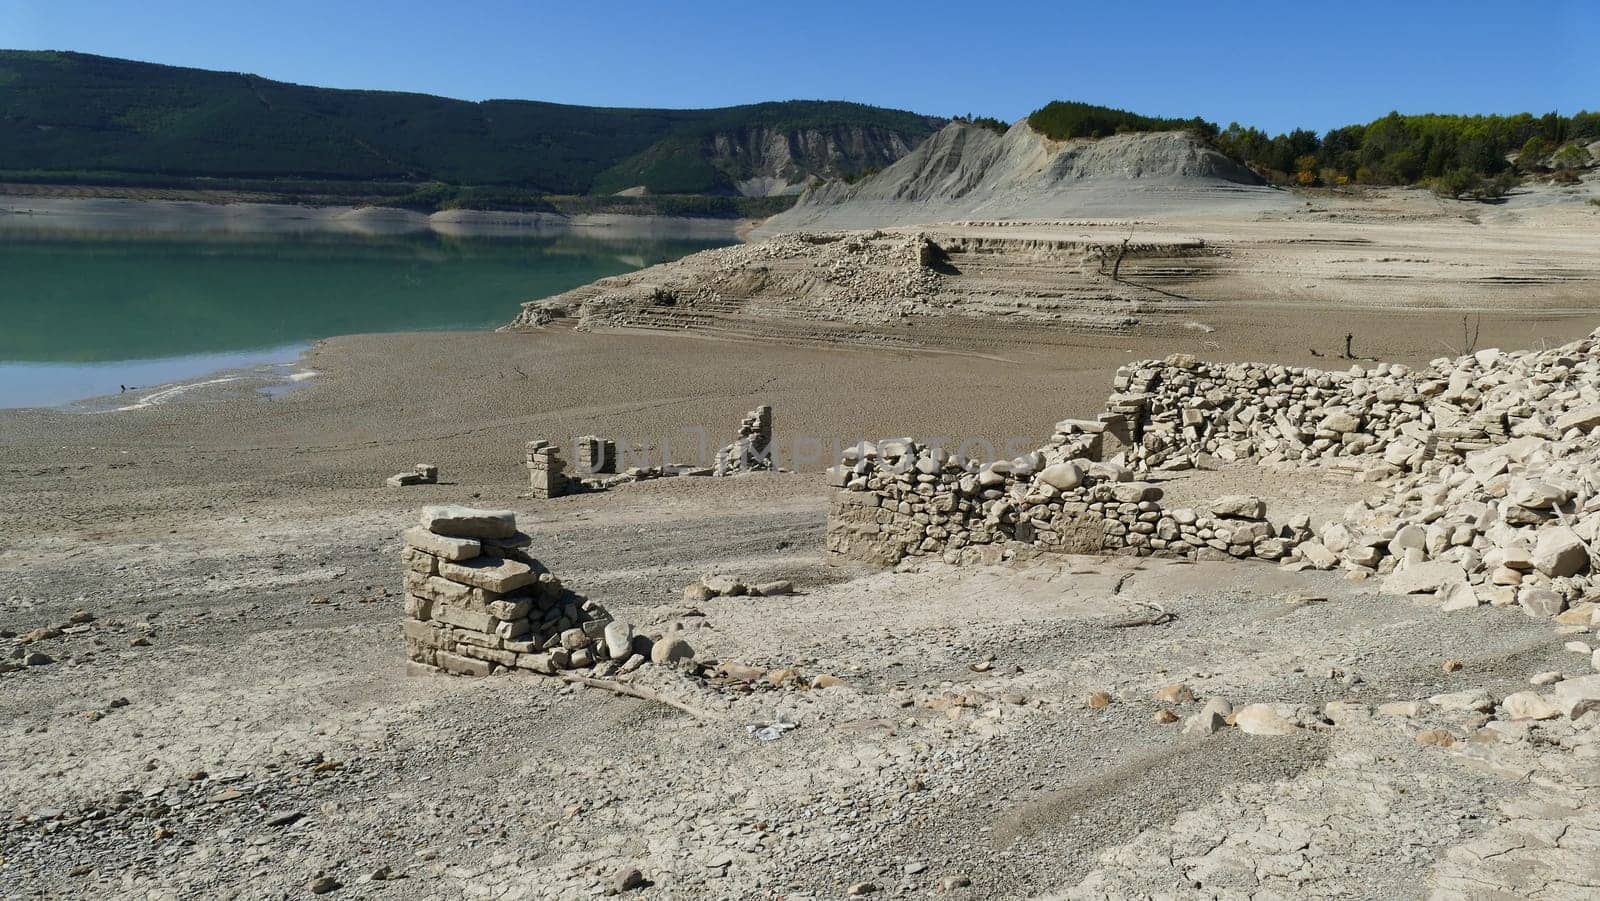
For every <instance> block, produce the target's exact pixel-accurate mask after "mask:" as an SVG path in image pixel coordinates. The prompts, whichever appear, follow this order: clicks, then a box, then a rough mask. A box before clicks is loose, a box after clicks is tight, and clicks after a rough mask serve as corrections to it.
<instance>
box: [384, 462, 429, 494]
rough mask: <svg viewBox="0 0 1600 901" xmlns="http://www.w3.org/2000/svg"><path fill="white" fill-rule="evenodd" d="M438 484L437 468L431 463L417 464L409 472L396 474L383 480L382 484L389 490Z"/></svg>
mask: <svg viewBox="0 0 1600 901" xmlns="http://www.w3.org/2000/svg"><path fill="white" fill-rule="evenodd" d="M438 483H439V467H437V466H435V465H433V464H432V463H418V464H417V465H416V468H414V469H413V470H412V471H411V472H397V473H395V474H394V475H392V476H390V477H388V478H387V479H384V480H383V484H384V485H386V486H388V487H390V488H405V487H408V486H411V485H436V484H438Z"/></svg>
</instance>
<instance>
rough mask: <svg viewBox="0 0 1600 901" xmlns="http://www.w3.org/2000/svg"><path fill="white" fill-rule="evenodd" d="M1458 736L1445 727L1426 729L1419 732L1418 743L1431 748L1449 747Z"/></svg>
mask: <svg viewBox="0 0 1600 901" xmlns="http://www.w3.org/2000/svg"><path fill="white" fill-rule="evenodd" d="M1455 743H1456V737H1455V736H1454V735H1451V734H1450V733H1449V732H1448V731H1446V730H1444V729H1424V730H1422V731H1421V732H1418V733H1417V744H1419V745H1422V746H1423V747H1430V748H1448V747H1450V746H1451V745H1453V744H1455Z"/></svg>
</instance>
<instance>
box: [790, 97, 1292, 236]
mask: <svg viewBox="0 0 1600 901" xmlns="http://www.w3.org/2000/svg"><path fill="white" fill-rule="evenodd" d="M1286 199H1287V198H1286V195H1285V194H1284V193H1283V192H1281V191H1276V190H1273V189H1271V188H1268V187H1267V186H1266V185H1265V183H1263V182H1262V181H1261V179H1259V178H1257V177H1256V175H1255V174H1254V173H1252V172H1251V171H1250V170H1248V169H1246V168H1245V167H1244V166H1241V165H1239V164H1238V163H1236V162H1234V161H1233V160H1231V159H1228V158H1227V157H1226V156H1223V155H1222V154H1221V153H1218V152H1217V151H1216V150H1214V149H1212V148H1210V147H1207V146H1206V145H1205V144H1204V143H1202V142H1201V141H1199V140H1198V139H1196V138H1195V137H1194V136H1193V135H1190V134H1188V133H1185V132H1155V133H1142V134H1123V135H1116V136H1113V137H1109V138H1102V139H1098V140H1088V139H1083V140H1070V141H1053V140H1051V139H1049V138H1047V137H1045V136H1044V135H1041V134H1039V133H1038V132H1036V131H1034V130H1033V128H1032V127H1030V126H1029V125H1028V123H1027V120H1023V121H1020V122H1018V123H1017V124H1015V125H1013V126H1012V127H1011V129H1010V130H1009V131H1007V132H1006V133H1005V134H999V133H996V132H994V131H991V130H989V129H986V128H981V127H978V126H975V125H969V124H966V123H961V122H955V123H951V124H950V125H947V126H945V127H944V128H943V129H941V130H940V131H938V132H937V133H935V134H934V135H933V136H932V137H930V138H929V139H928V140H926V141H924V142H923V143H922V144H921V145H920V146H918V147H917V149H916V150H914V151H912V152H911V153H909V154H907V155H906V156H904V157H902V158H901V159H900V160H899V161H897V162H896V163H895V164H894V165H892V166H889V167H888V168H886V169H884V170H883V171H882V172H879V173H877V174H876V175H873V176H871V177H868V178H866V179H863V180H862V181H860V182H858V183H856V184H845V183H844V182H839V181H833V182H828V183H827V184H823V185H819V186H817V187H816V188H813V189H812V190H810V191H808V192H806V193H805V195H803V196H802V197H801V199H800V202H799V203H798V204H797V205H796V206H795V207H794V208H793V209H791V210H789V211H788V212H786V213H783V214H782V215H779V216H777V217H775V218H774V219H772V220H771V221H769V222H768V223H767V225H766V226H765V227H764V228H763V229H762V231H763V232H764V233H777V232H784V231H794V230H797V229H802V228H819V227H823V228H874V227H879V226H884V225H892V224H903V223H910V222H936V221H944V220H951V219H971V218H1001V219H1012V218H1056V217H1064V216H1082V215H1119V216H1122V215H1143V214H1148V213H1156V212H1173V211H1177V210H1182V209H1185V208H1194V207H1204V208H1206V209H1215V208H1216V207H1217V206H1219V205H1236V206H1259V207H1268V206H1273V205H1277V204H1281V203H1284V202H1286Z"/></svg>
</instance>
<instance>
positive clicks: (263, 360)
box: [0, 344, 318, 413]
mask: <svg viewBox="0 0 1600 901" xmlns="http://www.w3.org/2000/svg"><path fill="white" fill-rule="evenodd" d="M312 346H313V345H311V344H292V345H287V346H284V347H278V348H271V349H267V350H261V351H239V352H224V353H215V354H194V355H188V356H180V357H167V358H159V359H151V360H119V361H108V362H104V363H93V364H63V363H0V385H9V386H10V387H11V388H12V389H13V391H12V392H10V393H11V396H0V409H29V408H32V409H49V410H57V411H60V412H71V413H110V412H120V411H130V410H142V409H146V408H149V407H158V406H163V405H166V404H171V403H175V402H181V401H185V400H191V399H194V397H195V396H196V395H204V394H205V393H206V392H207V391H208V389H216V388H221V387H223V386H233V387H235V388H249V389H251V390H256V391H261V392H265V393H266V394H269V395H272V396H278V395H281V394H283V393H285V392H287V391H289V390H293V389H294V388H295V387H297V386H300V385H303V384H304V383H305V382H306V381H307V380H309V379H312V378H314V377H315V376H317V375H318V373H317V372H316V371H315V370H313V369H310V368H309V367H307V366H305V365H304V356H305V353H306V351H307V350H309V349H310V348H311V347H312ZM127 382H135V383H138V384H133V385H129V384H126V383H127ZM119 388H120V389H121V390H119ZM17 392H20V393H17Z"/></svg>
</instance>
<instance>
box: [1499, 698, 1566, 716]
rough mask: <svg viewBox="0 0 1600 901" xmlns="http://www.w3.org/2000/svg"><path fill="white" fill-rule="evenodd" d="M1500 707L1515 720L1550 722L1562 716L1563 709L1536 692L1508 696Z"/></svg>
mask: <svg viewBox="0 0 1600 901" xmlns="http://www.w3.org/2000/svg"><path fill="white" fill-rule="evenodd" d="M1500 706H1501V707H1504V708H1505V711H1506V713H1507V714H1508V715H1510V717H1511V718H1512V719H1514V720H1550V719H1555V718H1556V717H1558V716H1560V715H1561V709H1560V708H1559V707H1557V706H1556V705H1555V704H1553V703H1551V702H1550V701H1549V700H1547V699H1546V698H1545V697H1544V695H1541V694H1539V693H1538V692H1536V691H1519V692H1516V693H1514V694H1509V695H1506V696H1505V698H1504V699H1503V700H1501V702H1500Z"/></svg>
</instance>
